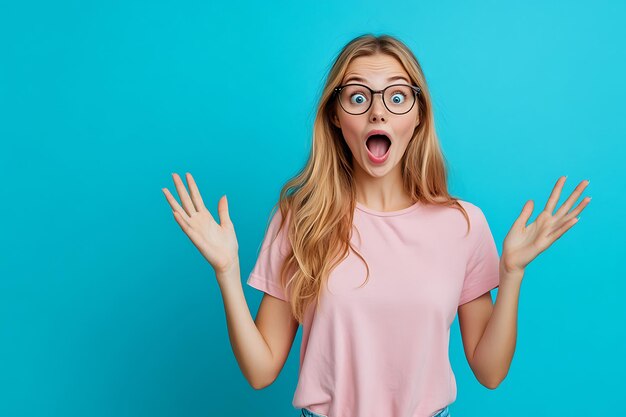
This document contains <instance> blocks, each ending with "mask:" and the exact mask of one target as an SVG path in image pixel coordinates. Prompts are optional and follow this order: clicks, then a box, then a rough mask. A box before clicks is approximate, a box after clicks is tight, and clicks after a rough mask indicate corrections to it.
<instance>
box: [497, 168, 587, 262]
mask: <svg viewBox="0 0 626 417" xmlns="http://www.w3.org/2000/svg"><path fill="white" fill-rule="evenodd" d="M565 178H566V177H560V178H559V179H558V180H557V182H556V185H555V186H554V188H553V189H552V193H551V194H550V198H549V199H548V202H547V203H546V206H545V207H544V209H543V211H542V212H541V213H539V215H538V216H537V218H536V219H535V221H534V222H533V223H531V224H529V225H526V223H527V222H528V219H529V218H530V216H531V214H532V212H533V207H534V203H533V201H532V200H528V201H527V202H526V204H524V208H523V209H522V212H521V214H520V216H519V217H518V218H517V220H516V221H515V223H513V226H512V227H511V230H510V231H509V233H508V234H507V235H506V237H505V239H504V243H503V245H502V258H501V261H502V264H503V267H504V268H505V270H506V271H521V270H524V268H525V267H526V266H527V265H528V264H529V263H530V262H531V261H532V260H533V259H535V258H536V257H537V255H539V254H540V253H541V252H543V251H545V250H546V249H547V248H548V247H550V245H552V243H554V242H555V241H556V240H557V239H558V238H560V237H561V236H562V235H563V234H564V233H565V232H566V231H568V230H569V229H570V228H571V227H572V226H574V224H576V222H577V221H578V217H577V216H578V215H579V214H580V213H581V212H582V211H583V209H584V208H585V207H586V206H587V204H588V203H589V201H591V197H585V198H584V199H583V200H582V201H581V202H580V203H579V204H578V206H576V208H575V209H574V210H572V211H571V212H570V211H569V210H570V209H571V208H572V205H573V204H574V202H576V200H578V197H580V195H581V194H582V192H583V190H584V189H585V188H586V187H587V185H589V181H587V180H585V181H582V182H580V184H578V186H577V187H576V188H575V189H574V191H573V192H572V194H570V196H569V197H568V199H567V200H566V201H565V202H564V203H563V204H562V205H561V207H559V208H558V210H557V211H556V212H554V208H555V206H556V203H557V202H558V201H559V197H560V195H561V191H562V190H563V184H565ZM553 212H554V213H553Z"/></svg>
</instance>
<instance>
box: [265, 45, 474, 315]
mask: <svg viewBox="0 0 626 417" xmlns="http://www.w3.org/2000/svg"><path fill="white" fill-rule="evenodd" d="M375 54H386V55H389V56H391V57H394V58H396V59H397V60H398V61H399V62H400V63H401V64H402V65H403V67H404V69H405V70H406V72H407V73H408V75H409V77H410V79H411V81H412V83H413V84H414V85H417V86H418V87H420V88H421V94H419V95H418V101H417V105H418V109H419V111H418V118H419V119H418V120H419V124H418V125H417V127H416V128H415V130H414V132H413V136H412V137H411V140H410V142H409V144H408V147H407V149H406V151H405V153H404V156H403V157H402V159H401V162H400V163H401V164H402V178H403V186H404V189H405V190H406V192H407V193H408V194H409V195H410V196H411V197H412V199H413V200H414V201H415V202H417V201H421V202H422V203H423V204H434V205H439V206H446V207H454V208H457V209H459V210H460V211H461V212H462V213H463V216H464V217H465V219H466V222H467V225H468V233H469V228H470V221H469V216H468V214H467V212H466V211H465V209H464V208H463V207H462V206H461V204H460V203H459V202H458V201H457V200H458V199H457V198H455V197H453V196H451V195H450V194H449V193H448V187H447V172H446V171H447V170H446V161H445V157H444V156H443V153H442V151H441V147H440V145H439V139H438V138H437V135H436V133H435V123H434V116H433V109H432V102H431V99H430V94H429V91H428V87H427V85H426V79H425V77H424V73H423V72H422V68H421V66H420V64H419V62H418V60H417V58H416V57H415V56H414V55H413V53H412V52H411V50H410V49H409V48H408V47H407V46H406V45H405V44H404V43H403V42H401V41H400V40H398V39H397V38H395V37H393V36H390V35H380V36H374V35H372V34H364V35H361V36H358V37H356V38H355V39H353V40H352V41H350V42H349V43H348V44H346V45H345V46H344V47H343V49H342V50H341V52H340V53H339V55H338V56H337V58H336V59H335V62H334V64H333V66H332V68H331V69H330V72H329V74H328V77H327V79H326V83H325V86H324V88H323V90H322V93H321V97H320V101H319V104H318V106H317V112H316V116H315V121H314V124H313V144H312V149H311V152H310V154H309V158H308V161H307V162H306V165H305V166H304V167H303V168H302V169H301V171H300V172H299V173H298V174H296V176H294V177H293V178H292V179H290V180H288V181H287V182H286V183H285V185H284V186H283V187H282V189H281V191H280V196H279V199H278V203H277V204H275V205H274V207H273V209H272V213H275V211H276V208H277V207H278V208H279V209H280V214H281V217H282V219H281V221H280V226H279V228H278V233H280V230H282V229H283V227H284V225H285V224H287V225H288V227H287V237H288V240H289V243H290V248H289V251H288V254H287V256H286V258H285V259H284V262H283V264H282V268H281V272H280V282H281V285H282V286H283V289H285V290H286V292H285V294H286V295H287V296H288V298H289V302H290V304H291V307H292V313H293V316H294V318H295V319H296V320H297V321H298V322H299V323H302V322H303V319H304V313H305V310H306V308H307V306H308V305H309V304H310V303H311V302H313V301H314V300H315V301H316V302H317V305H319V302H320V294H321V289H322V285H324V286H326V285H327V281H328V276H329V274H330V272H331V271H332V270H333V269H334V268H335V267H336V266H337V265H338V264H339V263H340V262H341V261H342V260H343V259H345V258H346V257H347V256H348V255H349V249H352V250H353V251H354V253H355V254H356V255H357V256H358V257H359V258H361V260H362V261H363V262H364V263H365V266H366V269H367V276H366V277H365V282H364V284H365V283H366V282H367V281H368V280H369V266H368V265H367V261H366V260H365V258H364V257H363V256H362V255H361V254H360V253H359V252H358V251H357V250H356V249H355V248H354V247H353V246H352V244H351V243H350V240H351V236H352V230H353V227H352V220H353V213H354V209H355V205H356V191H355V190H356V189H355V182H354V176H353V165H352V163H353V161H352V153H351V151H350V149H349V148H348V146H347V144H346V143H345V140H344V138H343V135H342V133H341V130H340V129H339V128H338V127H336V126H335V125H334V124H333V123H332V122H331V118H332V116H333V115H334V114H335V113H334V112H336V111H337V103H336V101H335V96H334V94H333V90H334V88H336V87H338V86H339V85H340V83H341V80H342V79H343V77H344V75H345V73H346V69H347V68H348V65H349V64H350V62H351V61H352V60H353V59H355V58H358V57H361V56H371V55H375ZM357 232H358V231H357ZM278 233H277V234H276V236H277V235H278Z"/></svg>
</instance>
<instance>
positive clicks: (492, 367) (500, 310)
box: [472, 264, 524, 389]
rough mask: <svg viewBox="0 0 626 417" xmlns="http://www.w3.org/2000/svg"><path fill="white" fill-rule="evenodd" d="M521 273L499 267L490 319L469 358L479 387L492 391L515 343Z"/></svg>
mask: <svg viewBox="0 0 626 417" xmlns="http://www.w3.org/2000/svg"><path fill="white" fill-rule="evenodd" d="M523 276H524V272H523V271H522V272H515V273H510V272H506V271H505V270H504V269H503V267H502V264H500V285H499V288H498V296H497V298H496V302H495V304H494V308H493V312H492V314H491V318H490V319H489V322H488V323H487V327H486V328H485V332H484V333H483V335H482V337H481V339H480V341H479V342H478V345H477V346H476V349H475V351H474V356H473V357H472V369H473V371H474V373H475V374H476V376H477V378H478V380H479V381H481V383H482V384H483V385H485V386H487V387H489V388H492V389H493V388H496V387H497V386H498V385H499V384H500V382H502V381H503V380H504V378H505V377H506V375H507V373H508V372H509V368H510V366H511V361H512V360H513V354H514V353H515V344H516V341H517V311H518V304H519V294H520V287H521V283H522V278H523Z"/></svg>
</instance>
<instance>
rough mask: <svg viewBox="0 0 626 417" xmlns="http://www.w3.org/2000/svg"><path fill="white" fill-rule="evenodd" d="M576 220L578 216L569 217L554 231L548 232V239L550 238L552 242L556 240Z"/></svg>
mask: <svg viewBox="0 0 626 417" xmlns="http://www.w3.org/2000/svg"><path fill="white" fill-rule="evenodd" d="M577 222H578V217H574V218H573V219H570V220H568V221H566V222H565V223H564V224H563V225H562V226H561V227H559V228H558V229H556V230H555V231H553V232H552V233H550V234H549V235H548V237H550V239H552V242H555V241H556V240H558V239H559V238H560V237H561V236H563V234H564V233H565V232H567V231H568V230H569V229H570V228H571V227H572V226H574V225H575V224H576V223H577Z"/></svg>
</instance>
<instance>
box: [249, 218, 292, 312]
mask: <svg viewBox="0 0 626 417" xmlns="http://www.w3.org/2000/svg"><path fill="white" fill-rule="evenodd" d="M281 219H282V215H281V212H280V209H277V210H276V212H275V214H274V215H273V217H272V219H271V221H270V224H269V226H268V227H267V231H266V233H265V237H264V238H263V242H262V244H261V250H260V251H259V254H258V257H257V260H256V264H255V265H254V268H253V269H252V272H250V275H249V277H248V281H247V284H248V285H250V286H251V287H253V288H256V289H257V290H260V291H263V292H265V293H267V294H269V295H272V296H274V297H276V298H279V299H281V300H283V301H288V297H287V296H286V295H285V291H284V289H283V287H282V285H281V282H280V270H281V267H282V264H283V261H284V259H285V258H286V256H287V254H288V249H289V240H288V237H287V227H288V223H285V224H284V225H283V228H282V229H281V230H280V233H278V228H279V226H280V222H281ZM274 237H275V239H274Z"/></svg>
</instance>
